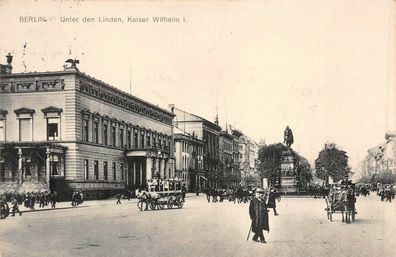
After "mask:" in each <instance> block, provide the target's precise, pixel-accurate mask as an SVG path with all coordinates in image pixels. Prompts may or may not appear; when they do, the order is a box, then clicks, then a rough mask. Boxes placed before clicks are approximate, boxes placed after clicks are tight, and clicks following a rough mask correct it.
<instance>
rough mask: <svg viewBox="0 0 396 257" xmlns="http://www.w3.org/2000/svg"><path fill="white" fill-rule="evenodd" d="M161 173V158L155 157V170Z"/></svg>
mask: <svg viewBox="0 0 396 257" xmlns="http://www.w3.org/2000/svg"><path fill="white" fill-rule="evenodd" d="M157 172H158V173H159V174H160V170H159V158H156V159H155V170H154V173H157Z"/></svg>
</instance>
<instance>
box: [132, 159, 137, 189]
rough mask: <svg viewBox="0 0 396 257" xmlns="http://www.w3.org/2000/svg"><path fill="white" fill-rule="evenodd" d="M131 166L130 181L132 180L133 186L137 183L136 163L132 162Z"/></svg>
mask: <svg viewBox="0 0 396 257" xmlns="http://www.w3.org/2000/svg"><path fill="white" fill-rule="evenodd" d="M132 163H133V166H132V179H133V185H134V186H135V185H136V184H137V183H136V182H137V181H136V162H135V161H132Z"/></svg>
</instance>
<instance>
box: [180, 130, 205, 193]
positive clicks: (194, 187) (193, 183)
mask: <svg viewBox="0 0 396 257" xmlns="http://www.w3.org/2000/svg"><path fill="white" fill-rule="evenodd" d="M174 130H175V133H174V134H175V163H176V176H177V177H179V178H182V179H183V181H185V182H186V187H187V191H189V192H201V191H202V187H203V185H201V180H202V177H203V180H205V173H204V170H203V142H202V140H200V139H198V138H197V137H196V136H195V134H192V135H190V134H188V133H187V132H184V131H182V130H181V129H179V128H177V127H175V128H174Z"/></svg>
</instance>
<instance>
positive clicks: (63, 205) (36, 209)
mask: <svg viewBox="0 0 396 257" xmlns="http://www.w3.org/2000/svg"><path fill="white" fill-rule="evenodd" d="M202 195H203V194H202V193H201V194H200V196H202ZM190 197H199V196H196V195H195V193H187V194H186V198H190ZM116 202H117V199H116V198H115V197H114V198H108V199H103V200H87V201H84V202H83V203H82V204H81V205H78V206H72V205H71V201H67V202H57V203H56V208H51V203H48V206H44V207H43V208H39V204H35V205H34V210H30V208H26V207H25V206H24V205H23V204H21V205H19V210H20V211H21V212H22V213H29V212H40V211H55V210H65V209H74V208H87V207H94V206H111V205H114V204H115V203H116ZM121 202H122V203H124V204H125V203H134V204H137V202H138V199H137V198H131V199H130V200H129V201H128V199H123V198H122V199H121ZM9 206H11V205H10V204H9ZM11 210H12V208H10V214H11ZM16 215H18V214H16Z"/></svg>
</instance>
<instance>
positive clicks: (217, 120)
mask: <svg viewBox="0 0 396 257" xmlns="http://www.w3.org/2000/svg"><path fill="white" fill-rule="evenodd" d="M215 124H216V125H217V126H219V115H218V114H217V113H216V117H215Z"/></svg>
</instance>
